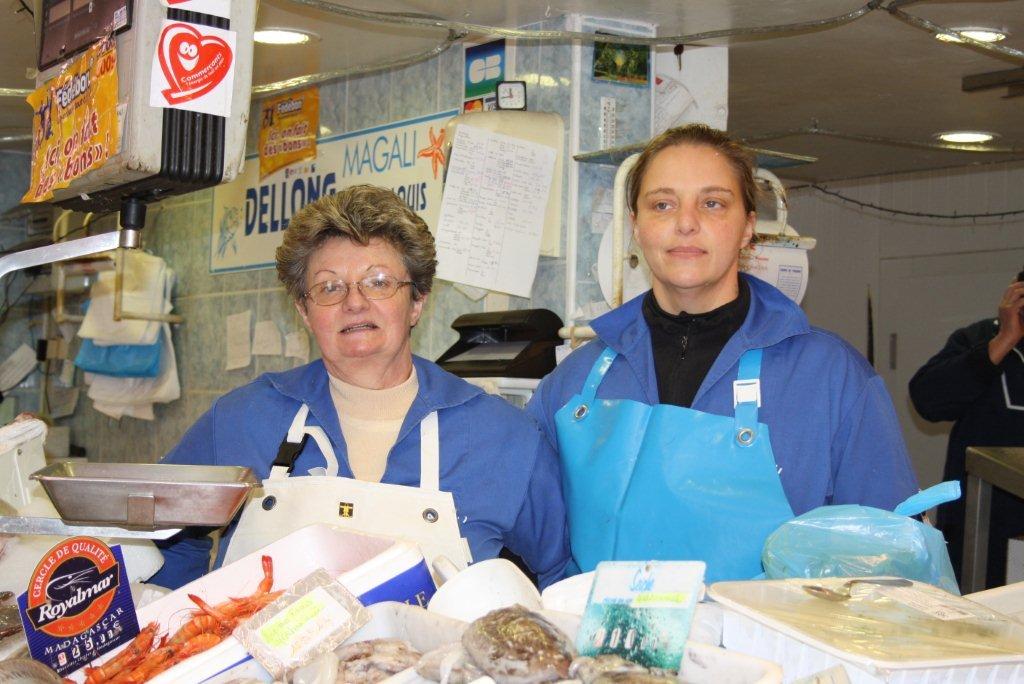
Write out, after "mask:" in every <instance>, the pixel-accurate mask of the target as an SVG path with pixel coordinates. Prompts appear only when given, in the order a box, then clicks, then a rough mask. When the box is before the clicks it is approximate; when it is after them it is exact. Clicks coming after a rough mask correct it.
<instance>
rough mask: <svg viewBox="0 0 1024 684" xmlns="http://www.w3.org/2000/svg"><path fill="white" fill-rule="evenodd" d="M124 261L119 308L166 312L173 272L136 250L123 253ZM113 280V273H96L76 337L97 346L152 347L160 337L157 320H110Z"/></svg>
mask: <svg viewBox="0 0 1024 684" xmlns="http://www.w3.org/2000/svg"><path fill="white" fill-rule="evenodd" d="M124 260H125V263H124V282H123V287H122V295H121V305H122V309H123V310H124V311H130V312H132V313H137V314H143V315H154V314H164V313H169V312H170V303H169V300H170V295H171V288H172V287H173V284H174V272H173V271H172V270H171V269H169V268H168V267H167V265H166V263H165V262H164V260H163V259H161V258H160V257H158V256H153V255H152V254H146V253H145V252H142V251H139V250H129V251H127V252H126V253H125V254H124ZM115 277H116V276H115V273H114V272H113V271H104V272H102V273H100V274H99V277H98V278H97V280H96V282H95V283H94V284H93V286H92V288H91V291H90V305H89V310H88V311H86V312H85V320H83V321H82V327H81V328H79V330H78V336H79V337H82V338H86V339H91V340H93V342H94V343H96V344H98V345H100V346H107V345H115V344H154V343H155V342H156V340H157V337H158V336H159V335H160V322H159V321H146V320H123V321H115V320H114V280H115Z"/></svg>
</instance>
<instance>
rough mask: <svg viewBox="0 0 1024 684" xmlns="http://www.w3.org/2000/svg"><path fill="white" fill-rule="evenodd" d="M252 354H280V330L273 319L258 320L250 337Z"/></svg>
mask: <svg viewBox="0 0 1024 684" xmlns="http://www.w3.org/2000/svg"><path fill="white" fill-rule="evenodd" d="M252 353H253V355H254V356H280V355H281V331H280V330H278V329H277V323H274V321H259V322H258V323H257V324H256V332H255V333H254V334H253V338H252Z"/></svg>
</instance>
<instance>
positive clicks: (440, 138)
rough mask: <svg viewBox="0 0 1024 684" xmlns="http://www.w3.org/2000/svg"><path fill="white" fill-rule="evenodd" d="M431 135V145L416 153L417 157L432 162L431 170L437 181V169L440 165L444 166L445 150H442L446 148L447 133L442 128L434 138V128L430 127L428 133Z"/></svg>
mask: <svg viewBox="0 0 1024 684" xmlns="http://www.w3.org/2000/svg"><path fill="white" fill-rule="evenodd" d="M428 134H429V135H430V144H429V145H428V146H426V147H424V148H423V149H422V150H420V151H419V152H417V153H416V156H417V157H426V158H427V159H429V160H430V168H431V170H433V172H434V179H435V180H436V179H437V167H438V165H440V166H442V167H443V166H444V150H443V149H441V148H442V147H443V146H444V136H445V132H444V129H443V128H442V129H441V130H440V131H438V133H437V136H436V137H435V136H434V127H433V126H431V127H430V131H429V133H428Z"/></svg>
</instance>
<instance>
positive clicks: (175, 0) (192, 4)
mask: <svg viewBox="0 0 1024 684" xmlns="http://www.w3.org/2000/svg"><path fill="white" fill-rule="evenodd" d="M160 3H161V4H162V5H163V6H164V7H173V8H174V9H183V10H188V11H189V12H201V13H203V14H212V15H214V16H217V17H227V18H231V2H230V0H160Z"/></svg>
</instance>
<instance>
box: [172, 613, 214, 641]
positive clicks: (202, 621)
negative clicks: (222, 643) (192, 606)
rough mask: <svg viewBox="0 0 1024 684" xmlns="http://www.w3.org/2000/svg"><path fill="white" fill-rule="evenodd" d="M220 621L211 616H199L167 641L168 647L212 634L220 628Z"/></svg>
mask: <svg viewBox="0 0 1024 684" xmlns="http://www.w3.org/2000/svg"><path fill="white" fill-rule="evenodd" d="M221 624H222V623H221V621H220V620H218V619H217V618H215V617H213V616H212V615H206V614H205V613H204V614H200V615H196V616H195V617H194V618H192V619H191V620H189V621H188V622H186V623H185V624H184V625H183V626H182V627H181V629H179V630H178V631H177V632H175V633H174V636H172V637H171V638H170V639H168V640H167V644H168V645H177V644H183V643H185V642H186V641H188V640H189V639H192V638H194V637H197V636H199V635H200V634H205V633H207V632H212V631H214V630H216V629H217V628H218V627H220V626H221Z"/></svg>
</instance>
